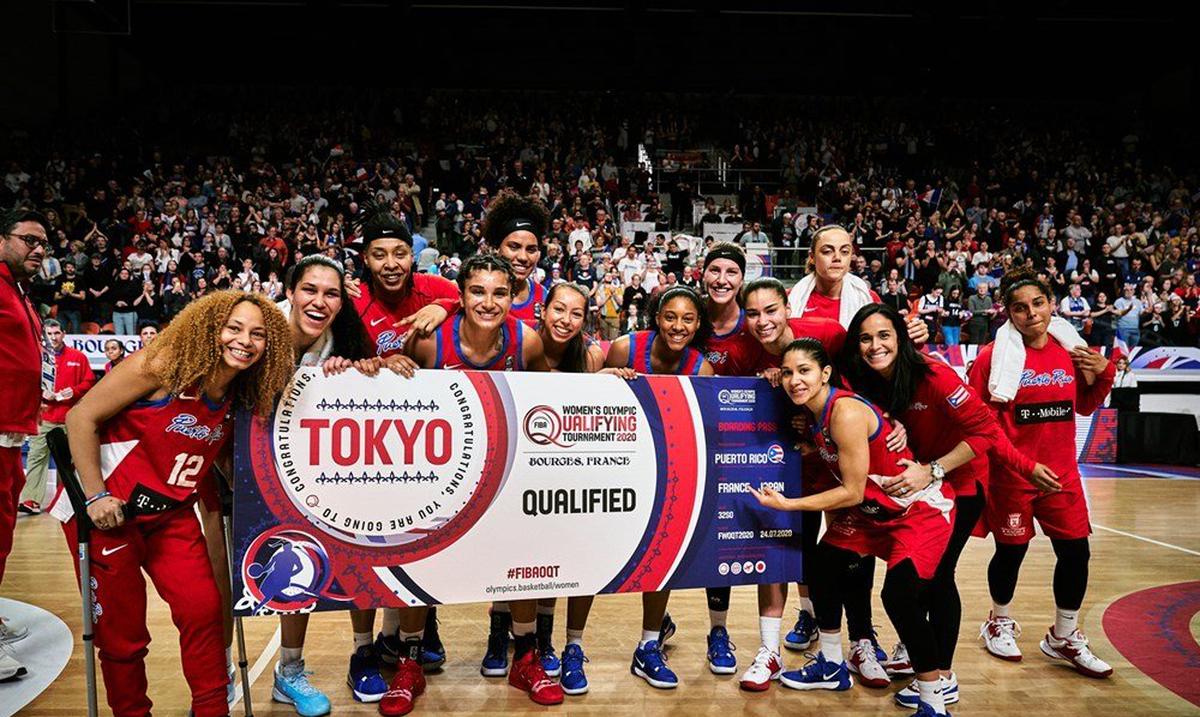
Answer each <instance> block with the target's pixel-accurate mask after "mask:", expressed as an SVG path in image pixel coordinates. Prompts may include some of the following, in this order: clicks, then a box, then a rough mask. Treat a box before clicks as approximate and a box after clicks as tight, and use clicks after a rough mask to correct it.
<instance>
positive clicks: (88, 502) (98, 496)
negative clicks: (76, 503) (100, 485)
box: [83, 490, 112, 508]
mask: <svg viewBox="0 0 1200 717" xmlns="http://www.w3.org/2000/svg"><path fill="white" fill-rule="evenodd" d="M110 496H112V493H109V492H108V491H106V490H102V491H100V492H99V493H97V494H96V495H94V496H92V497H91V498H88V499H87V500H85V501H84V502H83V507H85V508H86V507H88V506H89V505H91V504H92V503H95V502H96V501H98V500H100V499H101V498H108V497H110Z"/></svg>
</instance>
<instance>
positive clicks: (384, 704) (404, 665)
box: [379, 657, 425, 717]
mask: <svg viewBox="0 0 1200 717" xmlns="http://www.w3.org/2000/svg"><path fill="white" fill-rule="evenodd" d="M424 691H425V671H424V670H422V669H421V666H420V665H418V664H417V663H416V661H414V660H410V659H408V658H407V657H401V658H399V659H398V660H396V676H395V677H393V678H392V683H391V684H390V685H388V691H387V692H385V693H384V694H383V699H381V700H380V701H379V714H381V715H386V717H400V715H406V714H408V713H409V712H412V709H413V704H414V703H415V702H416V701H417V697H418V696H420V695H421V693H423V692H424Z"/></svg>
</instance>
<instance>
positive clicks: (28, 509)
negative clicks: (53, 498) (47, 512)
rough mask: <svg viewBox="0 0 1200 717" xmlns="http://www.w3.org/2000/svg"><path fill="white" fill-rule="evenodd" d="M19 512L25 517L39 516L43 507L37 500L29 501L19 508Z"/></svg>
mask: <svg viewBox="0 0 1200 717" xmlns="http://www.w3.org/2000/svg"><path fill="white" fill-rule="evenodd" d="M17 512H18V513H24V514H25V515H37V514H38V513H41V512H42V506H40V505H38V502H37V501H36V500H27V501H25V502H24V503H21V504H20V505H18V506H17Z"/></svg>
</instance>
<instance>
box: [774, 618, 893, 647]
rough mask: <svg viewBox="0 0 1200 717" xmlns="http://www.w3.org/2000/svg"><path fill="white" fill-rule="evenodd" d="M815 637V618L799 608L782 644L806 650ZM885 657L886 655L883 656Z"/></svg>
mask: <svg viewBox="0 0 1200 717" xmlns="http://www.w3.org/2000/svg"><path fill="white" fill-rule="evenodd" d="M816 639H817V619H816V618H815V617H813V614H812V613H811V612H809V611H808V610H801V611H800V614H799V615H798V616H797V617H796V625H795V626H794V627H793V628H792V631H791V632H789V633H788V634H787V636H786V637H784V638H783V646H784V647H786V648H787V649H789V650H801V651H803V650H807V649H808V648H809V647H810V646H811V645H812V644H813V642H814V641H815V640H816ZM884 657H885V658H886V655H885V656H884Z"/></svg>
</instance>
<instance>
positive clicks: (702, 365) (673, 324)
mask: <svg viewBox="0 0 1200 717" xmlns="http://www.w3.org/2000/svg"><path fill="white" fill-rule="evenodd" d="M651 320H652V322H653V325H654V329H651V330H649V331H636V332H633V333H630V334H626V335H625V336H621V337H620V338H618V339H617V340H616V341H614V342H613V344H612V346H611V347H609V350H608V357H607V358H606V359H605V365H606V366H609V367H612V368H619V367H628V368H632V369H634V370H635V371H637V372H638V373H643V374H675V375H679V376H712V375H714V373H713V368H712V365H710V364H709V363H708V361H706V360H704V354H703V353H702V352H701V351H700V350H699V349H698V348H696V347H697V346H704V345H705V341H707V339H708V336H709V334H710V333H711V332H712V327H711V326H710V325H709V323H708V313H707V312H706V310H705V307H704V301H703V300H702V299H701V298H700V295H699V294H697V293H696V292H695V291H693V290H692V289H689V288H687V287H685V286H674V287H671V288H670V289H667V290H666V291H664V292H663V293H661V294H659V295H658V296H657V297H656V298H655V300H654V302H653V304H652V306H651ZM670 597H671V591H669V590H664V591H661V592H653V593H642V637H641V639H640V640H639V641H638V648H637V650H635V651H634V653H633V664H632V666H631V667H630V671H631V672H632V673H633V674H634V675H637V676H638V677H641V678H642V679H644V680H646V682H648V683H649V684H650V685H651V686H653V687H657V688H660V689H671V688H674V687H677V686H678V685H679V678H678V677H676V675H675V673H674V672H672V671H671V669H670V668H669V667H667V663H666V660H665V658H664V657H663V653H662V639H663V638H664V637H670V635H669V634H666V633H664V631H663V628H664V626H667V625H669V621H668V620H667V601H668V600H669V599H670Z"/></svg>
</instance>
